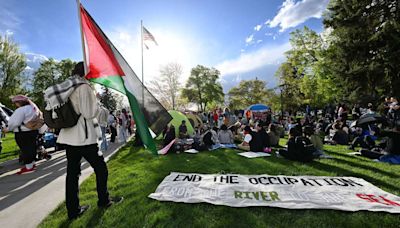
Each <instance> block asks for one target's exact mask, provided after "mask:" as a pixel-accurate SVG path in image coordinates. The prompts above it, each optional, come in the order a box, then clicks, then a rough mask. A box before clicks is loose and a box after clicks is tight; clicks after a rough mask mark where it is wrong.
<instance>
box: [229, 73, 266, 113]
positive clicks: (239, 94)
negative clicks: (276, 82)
mask: <svg viewBox="0 0 400 228" xmlns="http://www.w3.org/2000/svg"><path fill="white" fill-rule="evenodd" d="M269 95H270V91H269V90H267V88H266V83H265V81H262V80H258V79H257V78H256V79H255V80H242V81H241V82H240V83H239V85H238V86H237V87H233V88H231V89H230V90H229V92H228V96H229V107H230V108H231V109H232V110H234V109H244V108H246V107H248V106H249V105H252V104H257V103H265V102H266V101H267V99H268V98H269V97H270V96H269Z"/></svg>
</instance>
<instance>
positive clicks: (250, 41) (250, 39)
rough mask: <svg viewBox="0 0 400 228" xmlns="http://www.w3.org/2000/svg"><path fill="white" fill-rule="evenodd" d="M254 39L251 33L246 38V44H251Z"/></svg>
mask: <svg viewBox="0 0 400 228" xmlns="http://www.w3.org/2000/svg"><path fill="white" fill-rule="evenodd" d="M253 41H254V34H251V35H250V36H248V37H247V38H246V44H251V43H253Z"/></svg>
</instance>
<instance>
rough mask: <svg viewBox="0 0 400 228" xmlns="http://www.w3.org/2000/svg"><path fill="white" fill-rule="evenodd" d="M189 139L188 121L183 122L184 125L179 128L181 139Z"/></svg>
mask: <svg viewBox="0 0 400 228" xmlns="http://www.w3.org/2000/svg"><path fill="white" fill-rule="evenodd" d="M187 137H188V133H187V127H186V121H185V120H182V124H181V125H180V126H179V138H180V139H184V138H187Z"/></svg>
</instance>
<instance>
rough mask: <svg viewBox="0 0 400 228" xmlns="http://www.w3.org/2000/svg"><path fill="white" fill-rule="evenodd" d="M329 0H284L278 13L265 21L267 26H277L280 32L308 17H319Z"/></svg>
mask: <svg viewBox="0 0 400 228" xmlns="http://www.w3.org/2000/svg"><path fill="white" fill-rule="evenodd" d="M328 2H329V0H301V1H297V2H295V1H294V0H286V1H285V2H283V3H282V6H281V7H280V9H279V12H278V14H277V15H276V16H275V17H274V18H273V19H272V20H268V21H267V22H265V24H268V25H269V27H271V28H274V27H277V26H279V27H280V28H281V29H280V32H283V31H285V30H286V29H288V28H292V27H295V26H297V25H299V24H301V23H303V22H305V21H306V20H308V19H309V18H321V15H322V13H323V12H324V11H325V9H326V6H327V4H328Z"/></svg>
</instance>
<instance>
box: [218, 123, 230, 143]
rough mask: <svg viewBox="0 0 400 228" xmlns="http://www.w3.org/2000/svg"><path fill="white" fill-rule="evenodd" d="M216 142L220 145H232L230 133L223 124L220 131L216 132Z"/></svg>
mask: <svg viewBox="0 0 400 228" xmlns="http://www.w3.org/2000/svg"><path fill="white" fill-rule="evenodd" d="M218 140H219V142H220V143H221V144H233V134H232V131H230V130H228V128H227V127H226V125H225V124H222V125H221V130H219V131H218Z"/></svg>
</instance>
